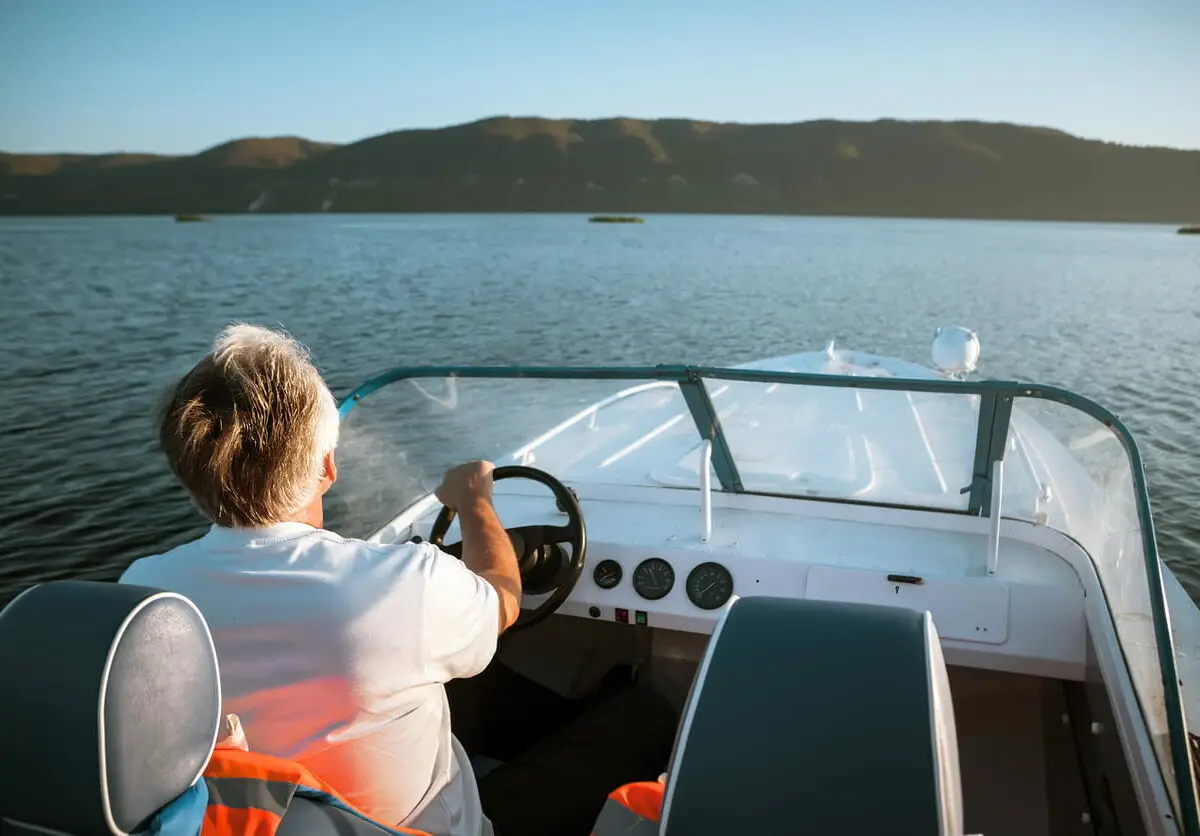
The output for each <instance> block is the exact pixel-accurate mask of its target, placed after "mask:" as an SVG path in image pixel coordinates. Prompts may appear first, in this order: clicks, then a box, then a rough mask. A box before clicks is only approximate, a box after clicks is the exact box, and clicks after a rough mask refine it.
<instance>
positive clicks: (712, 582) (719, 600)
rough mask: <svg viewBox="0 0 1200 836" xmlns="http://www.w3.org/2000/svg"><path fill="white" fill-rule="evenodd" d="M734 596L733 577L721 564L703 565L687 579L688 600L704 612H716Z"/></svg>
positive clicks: (694, 570)
mask: <svg viewBox="0 0 1200 836" xmlns="http://www.w3.org/2000/svg"><path fill="white" fill-rule="evenodd" d="M731 595H733V575H731V574H729V570H728V569H726V568H725V567H724V566H722V565H721V564H720V563H701V564H700V565H699V566H697V567H696V568H695V569H693V570H692V571H691V572H690V573H689V574H688V578H687V597H688V600H689V601H691V602H692V603H693V604H695V605H696V606H697V607H699V608H700V609H702V610H715V609H719V608H720V607H722V606H724V605H725V602H726V601H728V600H729V597H730V596H731Z"/></svg>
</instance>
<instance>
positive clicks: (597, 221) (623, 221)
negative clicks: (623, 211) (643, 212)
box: [588, 215, 646, 224]
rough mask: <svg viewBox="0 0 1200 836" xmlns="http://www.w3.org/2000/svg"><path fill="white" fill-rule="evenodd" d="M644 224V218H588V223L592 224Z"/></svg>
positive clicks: (597, 216)
mask: <svg viewBox="0 0 1200 836" xmlns="http://www.w3.org/2000/svg"><path fill="white" fill-rule="evenodd" d="M645 222H646V221H645V219H644V218H639V217H637V216H636V215H593V216H592V217H590V218H588V223H593V224H641V223H645Z"/></svg>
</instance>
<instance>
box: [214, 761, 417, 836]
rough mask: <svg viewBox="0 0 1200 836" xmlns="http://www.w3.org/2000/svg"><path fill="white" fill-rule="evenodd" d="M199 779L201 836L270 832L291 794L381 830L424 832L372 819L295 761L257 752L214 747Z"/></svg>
mask: <svg viewBox="0 0 1200 836" xmlns="http://www.w3.org/2000/svg"><path fill="white" fill-rule="evenodd" d="M204 783H205V784H206V785H207V788H208V804H207V807H206V808H205V811H204V826H203V828H202V829H201V831H200V836H274V834H275V831H276V830H278V829H279V820H280V819H282V818H283V814H284V813H286V812H287V809H288V805H290V804H291V802H292V799H293V798H307V799H311V800H312V801H316V802H318V803H321V804H329V805H331V806H333V807H338V808H340V809H342V810H344V811H346V812H347V813H349V814H350V815H353V816H357V817H358V818H361V819H365V820H367V821H371V822H373V823H374V824H376V825H378V826H380V827H381V828H382V829H383V830H384V831H385V832H391V833H397V834H409V835H410V836H429V834H427V833H425V832H424V831H421V830H410V829H407V828H403V827H389V826H387V825H383V824H381V823H379V822H375V821H374V820H373V819H371V818H370V817H368V816H366V815H364V814H363V813H360V812H359V811H358V810H356V809H354V807H353V806H352V805H351V804H350V803H349V802H347V801H346V799H344V798H342V796H341V795H340V794H339V793H338V791H337V790H335V789H334V788H333V787H331V786H329V785H328V784H326V783H325V782H324V781H322V780H321V779H320V778H318V777H317V776H315V775H313V774H312V773H311V772H309V771H308V770H307V769H306V768H304V767H303V766H301V765H300V764H298V763H295V762H294V761H289V760H284V759H283V758H275V757H271V756H270V755H264V754H261V753H259V752H246V751H244V750H242V749H235V748H224V747H218V748H217V749H215V750H214V751H213V756H212V759H211V760H209V762H208V766H207V767H206V768H205V770H204Z"/></svg>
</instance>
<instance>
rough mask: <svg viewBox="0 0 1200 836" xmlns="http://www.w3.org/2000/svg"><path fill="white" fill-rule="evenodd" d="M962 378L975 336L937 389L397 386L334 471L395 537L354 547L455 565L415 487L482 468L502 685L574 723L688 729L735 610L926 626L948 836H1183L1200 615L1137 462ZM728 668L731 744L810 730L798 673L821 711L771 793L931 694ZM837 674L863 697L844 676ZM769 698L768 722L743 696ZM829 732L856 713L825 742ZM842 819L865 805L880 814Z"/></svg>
mask: <svg viewBox="0 0 1200 836" xmlns="http://www.w3.org/2000/svg"><path fill="white" fill-rule="evenodd" d="M979 353H980V345H979V340H978V337H977V336H976V335H975V333H974V332H972V331H970V330H968V329H965V328H961V327H946V328H941V329H938V331H937V333H936V335H935V337H934V340H933V346H932V357H931V360H932V363H931V364H930V365H921V364H917V363H911V362H906V361H904V360H900V359H896V358H892V357H883V356H876V355H872V354H866V353H862V352H856V351H850V350H842V349H839V348H837V347H836V346H835V345H834V344H833V343H830V344H829V345H828V346H827V347H826V348H825V350H823V351H814V352H808V353H803V354H797V355H793V356H786V357H776V358H770V359H764V360H761V361H757V362H753V363H749V364H745V365H739V366H736V367H732V368H700V367H691V366H653V367H596V368H578V367H575V368H559V367H509V368H504V367H445V368H431V367H420V368H396V369H392V370H390V371H387V372H385V373H383V374H380V375H378V376H376V377H374V378H372V379H370V380H368V381H366V382H365V383H363V384H362V385H360V386H359V387H357V388H356V389H355V390H353V391H352V392H351V393H349V394H348V395H347V396H346V397H345V398H344V399H342V400H341V402H340V409H341V412H342V416H343V422H344V427H345V429H344V432H343V443H342V448H344V449H339V455H341V456H343V461H344V462H345V463H344V464H343V468H342V472H343V474H347V473H349V474H358V477H357V478H358V484H357V485H354V486H351V487H350V489H349V490H350V496H349V497H347V499H346V503H347V505H358V506H359V507H362V508H370V509H376V511H375V512H376V513H378V514H381V515H384V516H388V517H390V518H387V519H383V518H376V519H366V518H364V519H360V520H359V524H360V525H362V526H364V527H365V528H366V529H369V530H370V531H371V533H370V536H369V539H372V540H374V541H376V542H379V543H390V542H398V541H405V540H421V539H425V540H432V541H434V542H436V543H441V544H443V545H444V546H446V547H447V548H449V549H451V550H452V549H453V545H447V544H453V541H454V540H456V539H457V533H456V528H455V525H454V523H453V517H452V515H451V514H449V513H448V512H447V511H446V510H445V509H444V508H442V506H441V505H440V503H439V502H438V501H437V499H436V497H435V496H433V494H432V493H431V492H430V488H431V487H432V486H433V485H434V484H436V478H437V476H439V475H440V473H441V472H442V470H443V469H444V468H445V467H446V466H449V465H450V464H453V463H455V462H457V461H461V460H463V459H465V458H473V457H481V458H488V459H491V460H493V461H495V462H496V464H497V468H498V469H497V474H496V476H497V484H496V487H495V503H496V508H497V511H498V513H499V515H500V518H501V520H502V521H503V522H504V524H505V525H506V526H508V530H509V532H510V536H512V537H513V540H514V543H515V545H516V546H517V552H518V555H519V556H520V558H521V561H522V575H523V578H524V581H525V598H524V608H525V609H524V611H523V615H522V618H521V620H520V621H518V624H517V628H518V631H517V632H514V634H512V635H511V637H510V638H509V640H508V641H507V642H505V643H504V645H503V647H502V650H501V656H502V658H504V659H505V660H506V661H507V662H508V663H509V664H510V665H512V666H513V667H514V668H517V669H518V670H520V671H521V672H522V673H525V674H526V675H528V676H531V677H533V678H535V679H537V680H539V681H541V682H542V683H543V684H546V685H547V686H550V687H553V688H555V689H557V690H559V692H560V693H563V694H566V695H571V694H572V692H573V691H576V690H581V689H584V688H585V687H586V686H587V684H588V683H590V682H592V681H593V680H594V678H595V677H596V676H599V675H600V674H601V673H602V672H603V671H604V670H606V669H607V668H608V667H609V666H610V665H611V664H613V663H614V662H624V663H627V664H630V665H632V666H633V667H634V669H635V670H636V671H637V675H638V677H639V679H643V680H645V681H646V682H647V683H649V684H652V686H653V687H655V688H657V689H659V690H660V691H661V692H662V693H664V694H665V695H667V696H668V697H669V698H671V699H673V700H674V701H675V702H676V704H677V705H678V706H680V707H681V708H682V709H683V710H684V711H685V714H684V717H685V719H684V721H683V723H684V728H685V729H686V728H687V727H688V725H689V723H691V722H694V720H695V717H691V718H690V719H689V715H688V713H687V712H688V711H690V710H691V707H692V705H691V703H690V702H689V698H692V702H694V698H695V697H696V694H697V692H698V691H701V690H703V687H702V686H703V682H704V681H705V680H706V679H707V678H711V677H712V676H713V671H712V670H706V669H705V665H706V660H709V659H710V655H711V653H712V652H713V650H714V649H713V645H714V644H719V642H716V641H715V639H714V637H715V636H719V635H721V629H722V627H721V625H722V624H723V623H724V621H725V619H727V618H729V617H731V614H732V613H733V612H735V611H736V609H737V607H738V606H739V604H740V603H742V602H747V601H750V600H752V599H754V598H757V597H770V598H772V599H782V600H788V601H792V602H797V603H798V604H802V603H805V602H807V603H816V602H825V603H829V604H832V603H841V604H845V605H848V606H849V605H855V606H859V605H862V606H868V607H884V608H901V609H905V610H908V611H915V612H920V613H928V614H929V616H930V618H931V622H932V626H933V629H934V631H935V633H936V635H937V637H938V644H939V651H940V654H941V657H942V658H943V659H944V664H945V666H946V677H947V682H948V685H949V697H950V701H951V702H952V705H953V712H952V713H953V724H954V732H953V734H952V735H951V737H953V738H954V743H953V746H954V747H955V748H956V752H954V753H953V755H954V758H953V759H952V760H953V761H954V763H953V765H952V768H953V770H956V771H957V773H958V774H957V775H955V777H954V779H953V781H952V783H955V784H956V785H957V786H958V787H960V789H959V790H957V791H958V792H961V798H962V808H961V816H962V818H961V821H960V824H961V826H962V827H963V828H965V831H963V830H959V831H958V832H960V833H961V832H970V833H983V834H989V836H998V834H1019V836H1037V834H1058V833H1118V832H1119V833H1153V834H1168V833H1187V834H1200V817H1198V813H1197V794H1196V783H1195V781H1196V767H1195V765H1194V762H1193V745H1194V744H1193V740H1194V738H1193V737H1192V736H1191V734H1190V733H1189V729H1191V728H1197V725H1196V724H1197V723H1200V701H1198V700H1197V694H1200V611H1198V610H1197V608H1196V606H1195V604H1194V603H1193V602H1192V600H1191V599H1190V597H1189V596H1188V594H1187V593H1186V592H1185V590H1184V589H1183V587H1182V586H1181V585H1180V584H1179V582H1178V580H1177V579H1176V578H1175V576H1174V575H1173V574H1172V573H1171V571H1170V570H1169V569H1168V568H1167V567H1166V566H1165V565H1164V563H1163V562H1162V561H1161V559H1160V557H1159V554H1158V548H1157V545H1156V541H1155V535H1154V523H1153V519H1152V517H1151V511H1150V503H1149V498H1148V495H1147V490H1146V482H1145V476H1144V472H1143V465H1142V459H1141V456H1140V454H1139V451H1138V447H1137V444H1136V442H1135V440H1134V438H1133V436H1132V434H1131V433H1130V431H1129V429H1128V427H1126V425H1125V424H1124V423H1123V422H1122V421H1121V420H1120V419H1119V418H1118V417H1117V416H1116V415H1114V414H1113V413H1112V412H1110V411H1109V410H1107V409H1105V408H1104V407H1103V406H1101V405H1099V404H1097V403H1095V402H1093V401H1091V400H1089V399H1087V398H1085V397H1082V396H1080V395H1078V394H1075V393H1072V392H1069V391H1066V390H1064V389H1060V388H1055V387H1051V386H1041V385H1033V384H1026V383H1019V382H1012V381H999V380H984V379H978V376H977V374H976V369H977V365H978V359H979ZM344 478H345V477H344ZM350 478H351V479H355V478H356V477H355V476H353V475H352V476H351V477H350ZM397 507H402V508H403V510H402V511H400V513H398V514H395V515H394V516H391V515H390V514H389V513H388V509H395V508H397ZM365 516H366V517H369V516H370V512H367V513H366V515H365ZM564 518H565V519H564ZM362 534H364V535H365V534H366V531H363V532H362ZM543 622H544V623H543ZM538 624H541V626H540V627H538V629H524V628H529V627H533V626H534V625H538ZM851 632H852V631H851ZM797 643H801V644H804V643H820V645H821V646H822V649H823V651H824V652H828V653H832V654H833V655H832V657H830V658H831V659H833V660H834V661H833V662H830V663H829V664H827V665H826V666H825V667H824V668H818V669H812V670H807V671H805V670H799V671H793V670H791V668H790V667H789V666H795V665H799V664H800V663H801V660H802V659H808V663H809V664H814V665H816V664H818V663H817V662H816V661H814V658H812V657H811V654H812V653H814V652H815V651H814V650H813V649H812V648H811V647H810V648H808V649H806V650H804V653H802V654H800V655H797V653H799V651H798V650H797V648H796V647H795V646H794V645H796V644H797ZM745 652H747V653H748V654H749V655H750V656H751V657H752V659H753V661H754V666H755V668H756V669H757V671H758V678H757V679H750V678H747V679H744V680H743V681H739V682H738V683H737V688H738V689H743V690H744V691H745V692H746V695H744V696H743V697H740V698H739V699H740V700H741V703H744V704H743V705H742V707H741V709H739V710H741V711H742V713H741V715H739V716H732V717H726V718H725V722H727V723H729V724H732V725H733V727H734V728H737V727H739V726H741V727H745V728H748V729H749V728H752V727H754V726H755V723H756V722H757V718H756V717H755V716H754V715H755V714H758V713H769V712H782V713H783V714H785V715H786V714H787V713H788V711H789V709H788V707H787V704H786V700H791V701H792V704H793V705H794V706H795V708H796V710H800V706H801V704H802V703H806V702H807V704H808V705H809V708H810V710H811V709H812V706H813V705H814V703H812V701H811V699H809V698H810V697H813V695H812V694H811V693H801V694H798V693H793V692H792V690H791V689H790V688H789V687H784V685H783V684H781V683H784V682H785V680H787V677H788V676H791V675H793V674H796V675H799V676H801V677H803V680H804V683H805V684H804V685H803V686H797V687H799V688H800V691H802V692H803V691H805V689H810V690H811V689H818V688H823V689H833V692H834V693H835V695H836V698H835V699H834V700H833V702H832V703H830V702H825V703H820V704H821V705H823V706H824V708H823V709H822V711H823V712H825V713H824V714H811V713H810V714H806V715H804V716H799V717H796V716H774V717H771V718H770V722H771V723H773V724H775V725H774V726H771V727H769V728H771V729H772V730H771V731H769V732H766V733H767V734H769V735H770V736H772V738H773V739H774V744H773V745H776V746H777V745H780V744H784V743H790V745H791V746H792V747H793V753H794V754H792V755H791V756H789V757H788V759H787V760H786V761H778V762H774V763H772V764H771V770H772V771H774V772H775V773H776V774H777V775H778V776H779V777H780V778H784V777H786V780H787V781H789V782H792V783H799V784H803V783H805V782H806V781H807V782H812V781H813V778H812V776H813V775H814V774H816V773H819V772H820V771H821V770H826V769H830V768H831V765H832V764H840V762H841V761H842V760H843V759H856V758H857V759H859V760H860V761H862V760H864V759H869V758H870V757H874V755H869V754H866V753H864V751H863V748H864V747H867V748H868V749H869V750H871V751H874V750H879V749H884V750H886V749H887V748H888V747H889V746H890V745H892V743H891V740H890V737H891V736H899V735H901V733H902V728H901V726H902V725H903V724H905V723H913V724H917V723H920V722H923V719H922V718H921V717H917V716H909V717H900V716H897V715H896V713H895V706H894V705H891V704H889V700H891V699H892V698H893V697H895V696H896V695H897V694H898V693H899V692H900V691H901V690H902V685H901V683H902V681H903V680H904V679H905V677H906V676H909V675H917V674H919V675H920V677H921V678H922V681H925V680H924V677H925V675H926V674H925V672H924V671H916V672H913V671H902V670H897V669H896V666H895V665H891V664H888V663H886V662H885V661H881V660H879V659H874V661H873V662H871V657H870V655H869V654H867V655H863V653H864V651H863V650H862V649H861V648H856V647H855V646H854V641H853V639H852V638H851V637H850V635H849V634H846V635H839V633H838V632H834V631H821V632H820V634H819V635H805V636H796V635H785V634H775V635H762V636H759V637H757V641H756V643H754V644H753V645H752V646H751V648H750V649H749V650H747V651H745ZM804 654H809V655H808V656H805V655H804ZM839 654H840V655H839ZM921 658H923V659H924V660H925V661H924V662H923V664H927V665H932V664H933V663H931V662H929V658H931V657H921ZM839 659H840V660H841V662H840V663H839V662H838V661H837V660H839ZM856 660H857V661H858V662H859V663H861V664H867V663H868V662H871V664H874V665H875V669H874V670H859V671H852V670H845V669H843V665H844V666H848V667H853V666H854V665H855V664H856ZM827 661H828V660H827ZM830 665H832V667H830ZM739 675H741V676H751V675H753V674H747V672H746V671H742V672H741V674H739ZM929 676H930V677H931V679H930V680H929V681H930V682H931V683H935V682H936V680H937V676H935V675H934V674H932V673H931V674H929ZM776 687H779V688H781V689H782V691H783V692H786V696H781V697H780V699H784V700H785V702H784V703H780V702H772V701H771V700H769V699H766V698H765V697H762V696H761V695H760V696H758V697H754V696H753V694H754V693H755V692H759V691H763V690H770V689H773V688H776ZM930 687H931V688H933V685H931V686H930ZM838 688H840V689H842V690H841V691H840V692H839V691H837V689H838ZM867 691H873V692H877V693H875V694H874V696H871V697H870V698H869V699H868V698H867V696H866V695H865V694H864V692H867ZM813 698H814V699H815V697H813ZM735 702H737V700H735ZM839 703H840V704H841V705H843V706H846V707H850V706H854V707H856V710H857V712H858V714H856V715H854V716H851V717H845V716H841V717H839V716H837V713H836V711H834V710H833V709H832V708H831V706H836V705H838V704H839ZM927 709H928V706H927V705H925V704H924V703H922V704H920V706H919V707H915V708H914V711H926V710H927ZM731 710H732V709H731ZM867 712H873V713H874V714H875V715H876V716H880V715H886V716H887V717H888V718H889V720H888V722H889V723H891V724H892V725H891V726H888V728H891V729H892V734H891V735H887V734H885V736H883V737H878V738H876V739H873V740H868V741H867V742H865V743H864V742H863V741H862V739H861V737H855V735H854V728H855V727H861V728H872V729H874V730H875V732H874V733H878V732H879V730H878V729H877V728H876V727H875V726H873V725H872V724H871V722H869V721H868V720H867V719H866V717H864V716H863V715H864V713H867ZM789 724H798V728H797V729H795V730H794V731H791V732H789V731H787V728H788V726H789ZM826 724H828V725H832V726H834V727H836V728H838V729H839V734H841V735H843V737H842V740H843V743H844V746H843V747H840V748H839V750H838V751H826V752H824V753H823V755H822V758H823V761H822V762H819V763H814V762H807V763H806V762H804V761H803V760H802V759H801V755H800V752H801V751H806V750H804V747H805V746H806V745H809V744H808V743H806V742H805V741H806V737H805V735H811V730H812V729H813V728H814V727H820V726H822V725H826ZM806 729H807V730H808V731H806ZM680 734H681V737H680V742H679V744H677V754H678V746H682V745H683V738H684V736H685V733H684V732H682V731H681V733H680ZM855 741H857V743H856V742H855ZM763 745H764V747H767V744H766V743H763ZM939 745H944V741H943V744H939ZM856 746H857V747H858V748H856ZM768 750H770V751H775V752H780V751H786V750H779V749H778V748H770V747H767V748H764V751H768ZM731 756H734V755H733V753H731ZM780 757H782V755H780ZM685 760H686V759H685ZM735 766H736V770H739V771H745V770H746V769H747V766H746V764H745V763H738V764H736V765H735ZM838 768H839V769H841V766H839V767H838ZM947 768H950V767H947ZM751 771H754V772H755V773H756V774H758V770H757V769H756V770H751ZM943 771H944V770H943ZM844 774H845V775H847V776H850V775H852V772H845V773H844ZM864 775H865V773H864ZM864 775H860V776H858V778H859V779H862V778H864ZM760 777H761V775H760ZM910 778H911V776H907V775H900V774H892V775H891V776H890V777H889V776H887V775H883V774H875V775H874V776H873V777H872V778H871V780H873V781H876V782H888V781H890V782H891V783H892V784H894V785H895V786H901V785H905V786H907V782H908V780H909V779H910ZM763 780H767V779H766V778H763ZM940 780H942V779H941V778H937V777H935V776H934V775H933V774H928V775H925V776H924V783H923V790H928V791H931V792H932V788H933V786H934V785H935V784H937V783H938V782H939V781H940ZM668 786H670V782H669V781H668ZM792 791H793V792H795V789H793V790H792ZM908 791H911V792H919V791H922V790H918V789H915V788H912V787H910V788H909V790H908ZM847 793H848V794H847V795H846V796H845V797H844V798H843V799H842V803H844V804H847V805H861V804H870V799H871V798H872V796H873V794H878V793H879V790H878V788H875V789H873V788H872V787H871V786H869V785H867V784H862V783H860V784H859V785H858V786H857V788H856V789H854V790H853V791H847ZM708 815H710V816H715V815H716V813H715V812H711V811H710V812H709V813H708ZM802 821H803V819H798V820H797V827H796V830H795V831H794V832H804V831H805V828H803V827H801V826H800V824H801V823H802ZM740 829H746V828H740ZM750 829H753V828H750ZM809 832H817V831H809ZM820 832H835V831H834V830H823V831H820ZM836 832H846V833H848V832H852V829H843V830H837V831H836ZM855 832H857V831H855ZM875 832H894V833H902V832H904V833H907V832H916V831H910V830H905V828H904V827H902V826H898V827H893V828H891V829H886V828H885V829H881V830H878V831H875ZM946 832H950V831H946Z"/></svg>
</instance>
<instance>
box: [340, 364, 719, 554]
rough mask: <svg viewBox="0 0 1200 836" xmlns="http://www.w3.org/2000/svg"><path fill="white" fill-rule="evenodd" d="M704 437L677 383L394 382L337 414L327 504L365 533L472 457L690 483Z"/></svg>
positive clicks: (560, 473) (562, 472) (568, 475)
mask: <svg viewBox="0 0 1200 836" xmlns="http://www.w3.org/2000/svg"><path fill="white" fill-rule="evenodd" d="M699 446H700V435H699V432H698V431H697V429H696V425H695V423H694V422H693V421H692V418H691V413H690V412H689V411H688V408H687V405H686V403H685V402H684V399H683V396H682V394H681V393H680V391H679V387H678V385H677V384H675V383H673V382H659V381H645V382H641V381H632V382H630V381H596V380H535V379H512V378H506V379H489V378H454V377H447V378H427V379H412V380H401V381H397V382H395V383H392V384H390V385H388V386H385V387H384V388H382V389H380V390H378V391H377V392H374V393H373V394H371V395H369V396H368V397H366V398H364V399H363V400H362V401H360V402H359V403H358V404H357V405H355V407H354V408H353V409H352V410H350V412H349V414H348V415H346V417H345V418H344V419H343V421H342V431H341V438H340V440H339V442H338V450H337V463H338V480H337V482H336V483H335V484H334V487H333V489H332V490H331V491H330V494H329V500H328V504H327V512H326V513H327V514H328V515H329V518H330V520H331V523H335V525H334V527H335V528H336V529H337V530H345V531H346V532H347V533H348V534H351V535H353V536H358V537H365V536H368V535H370V534H373V533H374V532H376V531H377V530H378V529H379V528H381V527H382V526H383V525H385V524H386V523H387V522H388V521H390V520H391V519H392V518H394V517H395V516H396V515H397V514H398V513H399V512H400V511H402V510H403V509H404V508H406V507H408V506H409V505H411V504H412V503H413V502H416V501H417V500H419V499H421V498H422V497H424V496H425V495H427V494H428V493H429V492H431V491H433V490H434V488H436V487H437V485H438V483H439V482H440V481H441V477H442V474H443V473H444V472H445V471H446V469H447V468H449V467H452V466H453V465H455V464H458V463H460V462H463V461H467V460H470V459H487V460H489V461H492V462H495V463H496V464H497V465H503V464H525V465H530V466H533V467H538V468H541V469H542V470H546V471H548V472H550V473H552V474H553V475H555V476H557V477H558V478H559V479H561V480H562V481H563V482H565V483H566V484H568V485H571V484H572V483H580V484H584V483H590V484H618V485H642V486H654V485H660V486H673V487H680V486H683V487H691V488H696V487H698V486H699V470H698V465H699V460H700V456H699ZM715 485H716V482H715V480H714V487H715ZM497 490H499V488H497Z"/></svg>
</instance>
